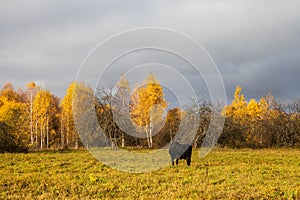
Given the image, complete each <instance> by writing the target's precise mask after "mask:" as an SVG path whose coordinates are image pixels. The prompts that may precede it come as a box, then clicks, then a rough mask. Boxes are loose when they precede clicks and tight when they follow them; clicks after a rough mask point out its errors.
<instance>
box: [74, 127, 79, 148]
mask: <svg viewBox="0 0 300 200" xmlns="http://www.w3.org/2000/svg"><path fill="white" fill-rule="evenodd" d="M74 136H75V149H78V134H77V132H76V131H75V132H74Z"/></svg>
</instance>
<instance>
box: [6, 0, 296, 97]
mask: <svg viewBox="0 0 300 200" xmlns="http://www.w3.org/2000/svg"><path fill="white" fill-rule="evenodd" d="M299 19H300V1H298V0H294V1H293V0H286V1H282V0H270V1H268V0H266V1H261V0H251V1H242V0H239V1H238V0H236V1H234V0H228V1H222V0H220V1H217V0H207V1H199V0H191V1H177V0H169V1H163V0H151V1H140V0H131V1H124V0H118V1H117V0H102V1H87V0H81V1H79V0H72V1H71V0H69V1H68V0H66V1H58V0H49V1H46V0H45V1H40V0H27V1H15V0H9V1H1V2H0V69H1V73H0V84H1V85H3V84H4V83H5V82H12V83H13V85H14V86H15V88H17V87H18V86H22V87H24V85H25V83H26V82H28V81H31V80H34V81H37V82H38V83H39V84H40V85H43V86H44V87H45V88H47V89H49V90H51V91H52V92H53V93H54V94H56V95H58V96H60V97H62V96H63V95H64V93H65V90H66V88H67V87H68V84H69V83H70V82H71V81H72V80H74V79H75V75H76V72H77V70H78V68H79V66H80V64H81V62H82V61H83V59H84V58H85V57H86V56H87V55H88V53H89V52H90V51H91V49H93V48H94V47H95V46H96V45H97V44H98V43H100V42H101V41H103V40H105V39H106V38H108V37H110V36H111V35H113V34H116V33H118V32H120V31H125V30H128V29H132V28H138V27H145V26H146V27H152V26H153V27H163V28H169V29H174V30H177V31H180V32H182V33H185V34H187V35H189V36H191V37H192V38H194V39H195V40H196V41H197V42H199V43H200V44H202V45H203V46H204V47H205V49H206V50H207V51H208V53H209V54H210V56H211V57H212V59H213V60H214V61H215V63H216V65H217V66H218V68H219V70H220V72H221V74H222V78H223V80H224V84H225V89H226V94H227V99H228V100H229V101H230V100H231V99H232V98H231V97H232V93H233V91H234V89H235V87H236V85H238V84H239V85H241V86H242V87H243V90H244V93H245V94H246V98H247V99H249V98H256V99H258V98H259V97H261V96H263V95H266V94H267V93H268V92H272V94H273V95H274V96H275V97H276V98H278V99H281V100H293V99H297V98H299V97H300V95H299V94H300V86H299V83H300V79H299V76H300V25H299ZM122 73H124V72H122ZM178 87H180V85H178Z"/></svg>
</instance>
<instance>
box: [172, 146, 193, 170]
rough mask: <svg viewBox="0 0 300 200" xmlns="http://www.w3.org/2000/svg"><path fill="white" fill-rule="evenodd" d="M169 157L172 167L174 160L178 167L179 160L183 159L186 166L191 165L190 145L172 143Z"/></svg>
mask: <svg viewBox="0 0 300 200" xmlns="http://www.w3.org/2000/svg"><path fill="white" fill-rule="evenodd" d="M169 153H170V157H171V160H172V165H173V166H174V160H176V165H178V160H179V159H185V160H186V163H187V165H188V166H190V165H191V156H192V145H190V144H180V143H179V142H174V143H172V144H171V146H170V148H169Z"/></svg>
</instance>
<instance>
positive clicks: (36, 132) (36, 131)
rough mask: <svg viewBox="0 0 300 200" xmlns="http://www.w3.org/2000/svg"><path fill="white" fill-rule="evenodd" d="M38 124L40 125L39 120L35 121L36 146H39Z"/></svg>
mask: <svg viewBox="0 0 300 200" xmlns="http://www.w3.org/2000/svg"><path fill="white" fill-rule="evenodd" d="M37 126H38V123H37V121H36V122H35V143H36V144H35V148H38V130H37Z"/></svg>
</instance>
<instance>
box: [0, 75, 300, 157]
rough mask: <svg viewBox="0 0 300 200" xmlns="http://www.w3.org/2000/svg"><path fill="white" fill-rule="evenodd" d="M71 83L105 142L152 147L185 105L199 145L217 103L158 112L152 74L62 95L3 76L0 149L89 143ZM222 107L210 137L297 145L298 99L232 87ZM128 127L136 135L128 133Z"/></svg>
mask: <svg viewBox="0 0 300 200" xmlns="http://www.w3.org/2000/svg"><path fill="white" fill-rule="evenodd" d="M78 88H80V89H79V90H80V91H85V92H83V94H89V95H91V94H92V97H93V98H94V99H93V101H94V102H95V105H94V106H95V111H96V116H97V120H98V123H99V125H100V127H101V129H102V130H103V132H104V133H105V134H106V136H107V138H109V140H110V141H112V142H111V145H117V146H120V147H126V146H131V147H147V148H159V147H162V146H164V145H166V144H168V143H170V142H171V141H172V139H173V138H174V136H175V135H176V133H177V132H178V129H179V127H180V123H181V120H182V118H183V117H184V116H185V114H186V113H187V112H193V113H196V115H197V117H198V118H199V127H198V130H197V134H196V137H195V139H194V146H195V147H196V146H200V145H201V143H202V141H203V139H204V138H205V136H206V134H207V130H208V127H209V124H210V117H211V113H212V110H213V109H214V108H215V107H216V106H219V105H212V103H210V102H209V101H207V100H204V99H200V100H198V101H196V102H195V103H194V104H193V105H190V106H189V107H187V108H186V110H180V109H179V108H174V109H171V110H168V111H166V108H167V106H168V102H167V101H166V100H165V99H164V94H163V88H162V86H161V85H160V83H159V81H158V80H157V79H156V78H155V77H154V75H153V74H149V75H148V76H147V77H146V79H145V81H144V82H143V83H142V84H141V85H138V86H136V87H135V89H134V91H131V90H130V87H129V83H128V81H127V80H126V78H125V77H122V78H121V79H120V81H119V82H118V84H117V85H116V88H115V89H111V90H104V89H100V88H98V90H97V91H96V93H95V95H94V93H93V91H92V90H91V88H89V87H87V86H86V85H85V84H84V83H76V82H73V83H71V84H70V85H69V87H68V89H67V91H66V95H65V96H64V97H63V98H62V99H60V98H59V97H57V96H55V95H53V94H52V93H51V92H50V91H48V90H45V89H43V88H41V87H39V86H37V85H36V84H35V83H34V82H31V83H28V84H26V88H25V89H24V90H23V89H20V88H19V89H17V90H15V89H14V87H13V86H12V84H11V83H6V84H5V85H4V86H3V88H2V89H1V91H0V152H23V151H28V150H43V149H67V148H74V149H78V148H80V147H83V146H86V147H92V146H93V143H92V142H90V143H88V142H87V141H81V139H80V137H79V135H78V133H77V130H76V127H75V123H74V112H77V113H80V112H79V111H76V109H77V108H76V106H75V107H74V106H73V97H74V96H73V95H74V91H75V90H78ZM82 99H83V100H82V101H83V102H82V103H84V101H85V100H84V98H82ZM222 109H223V113H222V114H223V116H224V117H225V124H224V127H223V133H222V135H221V137H220V138H219V140H218V143H219V145H220V146H222V147H233V148H236V147H237V148H244V147H248V148H268V147H300V100H296V101H293V102H288V103H280V102H279V101H277V100H276V99H275V98H274V97H273V96H272V95H270V94H269V95H267V96H265V97H262V98H261V99H260V100H259V101H258V102H257V101H256V100H254V99H251V100H250V101H246V100H245V97H244V95H243V94H242V88H241V87H240V86H238V87H237V88H236V91H235V93H234V99H233V101H232V103H231V104H230V105H227V106H225V107H224V108H222ZM116 111H117V112H116ZM116 114H117V115H118V117H117V118H116ZM129 124H131V125H132V124H133V125H134V126H130V125H129ZM124 127H130V129H128V130H126V128H125V129H124ZM128 131H132V132H135V133H136V134H142V135H144V137H134V135H132V134H128ZM83 143H84V144H83Z"/></svg>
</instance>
